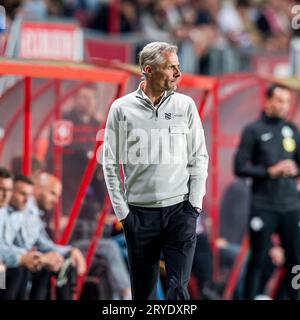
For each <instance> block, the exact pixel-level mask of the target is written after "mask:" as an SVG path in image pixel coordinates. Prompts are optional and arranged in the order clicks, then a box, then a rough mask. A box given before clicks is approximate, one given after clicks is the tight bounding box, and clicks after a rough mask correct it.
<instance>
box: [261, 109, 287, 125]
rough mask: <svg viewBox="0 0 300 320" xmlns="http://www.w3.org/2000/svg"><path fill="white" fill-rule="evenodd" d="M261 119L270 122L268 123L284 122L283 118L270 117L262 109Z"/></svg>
mask: <svg viewBox="0 0 300 320" xmlns="http://www.w3.org/2000/svg"><path fill="white" fill-rule="evenodd" d="M261 119H262V120H263V121H264V122H266V123H270V124H280V123H283V122H284V120H283V119H282V118H278V117H270V116H268V115H267V114H266V113H265V112H264V111H263V112H262V113H261Z"/></svg>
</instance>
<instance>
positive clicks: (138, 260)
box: [103, 42, 208, 300]
mask: <svg viewBox="0 0 300 320" xmlns="http://www.w3.org/2000/svg"><path fill="white" fill-rule="evenodd" d="M139 58H140V67H141V70H142V74H143V76H144V80H143V81H142V82H141V84H140V86H139V88H138V90H137V91H135V92H132V93H130V94H128V95H126V96H124V97H122V98H120V99H118V100H116V101H115V102H114V103H113V105H112V106H111V109H110V112H109V115H108V120H107V125H106V132H105V141H104V157H103V169H104V175H105V180H106V184H107V189H108V192H109V195H110V198H111V201H112V205H113V208H114V211H115V213H116V215H117V217H118V218H119V220H120V221H121V222H122V224H123V227H124V232H125V236H126V242H127V248H128V255H129V268H130V275H131V286H132V296H133V299H141V300H145V299H156V282H157V278H158V275H159V259H160V256H161V252H162V253H163V256H164V260H165V265H166V272H167V278H168V288H167V299H170V300H179V299H189V293H188V290H187V285H188V281H189V277H190V272H191V268H192V262H193V256H194V250H195V243H196V234H195V229H196V220H197V217H198V215H199V214H200V212H201V209H202V200H203V197H204V195H205V181H206V178H207V166H208V155H207V150H206V146H205V138H204V131H203V128H202V124H201V120H200V117H199V114H198V111H197V108H196V106H195V103H194V101H193V100H192V99H191V98H190V97H188V96H186V95H183V94H180V93H175V90H176V89H177V84H178V80H179V79H180V76H181V72H180V70H179V61H178V56H177V47H176V46H173V45H170V44H168V43H163V42H153V43H150V44H148V45H146V46H145V47H144V48H143V50H142V51H141V52H140V55H139ZM121 166H122V169H123V173H124V177H125V179H124V184H125V191H123V183H122V180H121V176H120V167H121Z"/></svg>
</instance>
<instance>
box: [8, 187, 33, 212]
mask: <svg viewBox="0 0 300 320" xmlns="http://www.w3.org/2000/svg"><path fill="white" fill-rule="evenodd" d="M32 195H33V185H31V184H29V183H26V182H23V181H17V182H16V183H15V184H14V188H13V194H12V197H11V200H10V204H11V205H12V206H13V207H15V208H16V209H17V210H20V211H22V210H24V209H25V208H26V204H27V201H28V199H29V198H30V197H31V196H32Z"/></svg>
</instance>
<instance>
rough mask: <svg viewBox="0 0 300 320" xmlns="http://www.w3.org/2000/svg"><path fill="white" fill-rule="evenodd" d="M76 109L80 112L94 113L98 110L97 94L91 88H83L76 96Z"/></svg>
mask: <svg viewBox="0 0 300 320" xmlns="http://www.w3.org/2000/svg"><path fill="white" fill-rule="evenodd" d="M74 109H75V110H76V111H77V112H78V113H79V114H88V115H94V113H95V111H96V96H95V92H94V90H93V89H91V88H82V89H80V90H79V92H78V93H77V95H76V97H75V103H74Z"/></svg>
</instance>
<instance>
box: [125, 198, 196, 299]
mask: <svg viewBox="0 0 300 320" xmlns="http://www.w3.org/2000/svg"><path fill="white" fill-rule="evenodd" d="M129 208H130V212H129V214H128V216H127V217H126V218H125V221H124V232H125V237H126V243H127V249H128V262H129V270H130V281H131V290H132V297H133V299H134V300H155V299H157V297H156V286H157V279H158V276H159V259H160V255H161V252H162V253H163V256H164V259H165V266H166V272H167V294H166V298H167V300H188V299H189V298H190V297H189V293H188V289H187V286H188V282H189V278H190V273H191V269H192V264H193V258H194V251H195V245H196V220H197V216H198V214H197V213H196V212H195V211H194V209H193V208H192V206H191V204H190V203H189V202H188V201H184V202H181V203H179V204H176V205H173V206H168V207H163V208H145V207H137V206H132V205H130V206H129Z"/></svg>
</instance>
